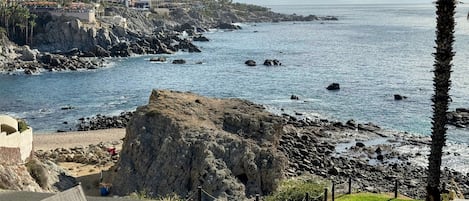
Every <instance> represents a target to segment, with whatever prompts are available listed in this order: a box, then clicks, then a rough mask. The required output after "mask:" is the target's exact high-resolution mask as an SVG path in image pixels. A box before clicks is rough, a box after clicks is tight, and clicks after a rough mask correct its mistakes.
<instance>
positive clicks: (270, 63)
mask: <svg viewBox="0 0 469 201" xmlns="http://www.w3.org/2000/svg"><path fill="white" fill-rule="evenodd" d="M281 65H282V63H280V61H279V60H277V59H266V60H265V61H264V66H281Z"/></svg>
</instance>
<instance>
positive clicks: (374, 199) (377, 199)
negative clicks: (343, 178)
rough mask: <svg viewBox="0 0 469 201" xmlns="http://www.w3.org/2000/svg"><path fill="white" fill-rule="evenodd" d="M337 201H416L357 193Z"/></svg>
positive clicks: (339, 198)
mask: <svg viewBox="0 0 469 201" xmlns="http://www.w3.org/2000/svg"><path fill="white" fill-rule="evenodd" d="M335 200H337V201H418V200H413V199H409V198H397V199H394V198H393V197H391V196H389V195H385V194H373V193H358V194H351V195H344V196H341V197H338V198H336V199H335Z"/></svg>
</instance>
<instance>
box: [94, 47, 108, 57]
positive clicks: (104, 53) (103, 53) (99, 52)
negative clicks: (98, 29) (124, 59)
mask: <svg viewBox="0 0 469 201" xmlns="http://www.w3.org/2000/svg"><path fill="white" fill-rule="evenodd" d="M91 52H92V53H93V54H94V55H95V56H96V57H110V56H111V53H110V52H109V51H108V50H106V49H104V48H103V47H101V46H100V45H96V46H94V47H93V49H92V50H91Z"/></svg>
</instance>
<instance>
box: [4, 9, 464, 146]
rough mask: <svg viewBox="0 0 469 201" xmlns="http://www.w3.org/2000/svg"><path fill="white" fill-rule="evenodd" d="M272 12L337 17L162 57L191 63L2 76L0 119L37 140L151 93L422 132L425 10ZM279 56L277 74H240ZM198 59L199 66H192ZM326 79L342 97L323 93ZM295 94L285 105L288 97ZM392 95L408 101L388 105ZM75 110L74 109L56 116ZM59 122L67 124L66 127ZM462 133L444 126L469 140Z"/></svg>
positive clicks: (428, 30) (426, 125) (428, 63)
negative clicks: (10, 118) (9, 119)
mask: <svg viewBox="0 0 469 201" xmlns="http://www.w3.org/2000/svg"><path fill="white" fill-rule="evenodd" d="M272 9H273V10H274V11H279V12H285V13H297V14H317V15H335V16H338V17H339V19H340V20H339V21H336V22H335V21H330V22H324V23H321V22H284V23H273V24H244V25H242V26H243V29H242V30H240V31H234V32H213V33H207V34H206V36H207V37H208V38H210V39H211V42H208V43H202V42H200V43H197V45H199V46H200V47H201V48H202V50H203V52H202V53H184V52H181V53H177V54H175V55H167V57H168V60H170V61H171V60H172V59H180V58H181V59H185V60H187V62H188V64H185V65H173V64H171V63H170V62H168V63H151V62H149V61H148V59H149V58H150V57H152V56H139V57H131V58H122V59H112V60H111V62H112V64H111V65H110V67H108V68H104V69H99V70H96V71H88V72H61V73H42V74H40V75H35V76H26V75H18V76H11V75H0V113H7V114H11V115H14V116H17V117H21V118H25V119H27V121H28V122H29V124H31V126H32V127H33V128H34V129H35V130H36V131H37V132H39V133H41V132H42V133H44V132H51V131H55V130H57V129H68V128H70V127H74V124H75V123H76V121H77V119H78V118H80V117H87V116H92V115H95V114H98V113H101V114H118V113H120V112H122V111H129V110H133V109H135V108H136V107H137V106H139V105H143V104H146V102H147V99H148V97H149V95H150V92H151V90H152V89H173V90H180V91H192V92H195V93H199V94H202V95H206V96H211V97H236V98H245V99H249V100H251V101H254V102H257V103H261V104H265V105H267V106H268V107H269V108H271V109H273V110H278V109H280V108H284V109H285V110H286V111H287V112H292V111H298V112H302V113H305V114H309V115H313V114H314V115H321V116H322V117H326V118H331V119H337V120H342V121H344V120H348V119H355V120H357V121H359V122H373V123H376V124H379V125H381V126H382V127H385V128H388V129H394V130H400V131H407V132H409V133H414V134H421V135H429V134H430V127H431V125H430V117H431V102H430V98H431V95H432V92H433V88H432V76H433V74H432V72H431V70H432V68H433V67H432V64H433V57H432V55H431V54H432V52H433V51H434V50H433V46H434V35H435V34H434V32H435V28H434V27H435V22H434V21H435V14H434V7H433V5H431V4H418V5H309V6H308V5H300V6H272ZM468 10H469V9H468V7H467V6H463V5H460V6H459V7H458V13H457V15H456V19H457V23H458V24H457V26H456V33H455V35H456V42H455V51H456V57H455V58H454V69H453V70H454V73H453V77H452V80H453V85H452V90H451V95H452V100H453V102H452V103H451V108H452V109H454V108H456V107H469V80H468V79H466V77H467V75H469V66H467V65H468V64H469V22H468V21H467V20H466V14H467V11H468ZM268 58H276V59H279V60H280V61H281V62H282V63H283V66H282V67H264V66H262V65H259V66H257V67H247V66H245V65H244V61H245V60H248V59H254V60H256V61H257V62H258V63H262V62H263V60H264V59H268ZM199 61H202V62H203V64H195V63H196V62H199ZM332 82H338V83H340V84H341V90H340V91H337V92H330V91H327V90H326V89H325V87H326V86H327V85H329V84H330V83H332ZM292 94H295V95H298V96H299V97H300V101H291V100H290V95H292ZM393 94H402V95H405V96H408V97H409V98H408V99H407V100H404V101H394V100H393ZM63 106H73V107H75V109H72V110H61V109H60V108H61V107H63ZM63 122H68V124H67V125H65V124H63ZM468 134H469V131H468V130H464V129H463V130H455V129H450V134H449V138H450V140H452V141H456V142H460V143H466V142H469V135H468Z"/></svg>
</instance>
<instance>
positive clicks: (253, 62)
mask: <svg viewBox="0 0 469 201" xmlns="http://www.w3.org/2000/svg"><path fill="white" fill-rule="evenodd" d="M244 64H246V65H247V66H256V61H254V60H247V61H246V62H244Z"/></svg>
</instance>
